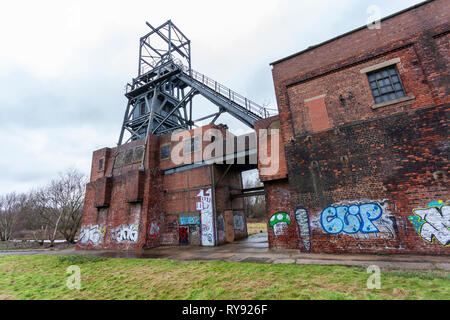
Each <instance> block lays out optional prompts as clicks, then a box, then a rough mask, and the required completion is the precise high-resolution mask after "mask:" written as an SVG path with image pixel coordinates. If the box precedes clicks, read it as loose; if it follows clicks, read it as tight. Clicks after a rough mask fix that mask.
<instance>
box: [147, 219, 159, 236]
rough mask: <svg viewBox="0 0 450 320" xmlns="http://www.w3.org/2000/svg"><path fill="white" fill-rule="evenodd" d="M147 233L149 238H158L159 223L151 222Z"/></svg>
mask: <svg viewBox="0 0 450 320" xmlns="http://www.w3.org/2000/svg"><path fill="white" fill-rule="evenodd" d="M148 235H149V237H150V239H157V238H159V225H157V224H156V223H152V224H151V225H150V228H149V231H148Z"/></svg>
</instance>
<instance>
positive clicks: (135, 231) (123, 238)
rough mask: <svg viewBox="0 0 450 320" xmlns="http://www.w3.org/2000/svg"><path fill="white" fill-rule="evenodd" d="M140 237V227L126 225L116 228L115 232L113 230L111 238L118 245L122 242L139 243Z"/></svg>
mask: <svg viewBox="0 0 450 320" xmlns="http://www.w3.org/2000/svg"><path fill="white" fill-rule="evenodd" d="M138 236H139V225H136V224H130V225H128V226H127V225H124V226H120V227H118V228H116V229H115V230H111V238H112V239H113V240H115V241H116V242H117V243H122V242H134V243H136V242H137V241H138Z"/></svg>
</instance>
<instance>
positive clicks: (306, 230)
mask: <svg viewBox="0 0 450 320" xmlns="http://www.w3.org/2000/svg"><path fill="white" fill-rule="evenodd" d="M294 215H295V220H296V221H297V226H298V233H299V235H300V240H301V241H302V244H303V246H304V247H305V249H306V251H308V252H309V251H311V229H310V226H309V213H308V210H307V209H306V208H304V207H302V206H298V207H297V208H296V209H295V211H294Z"/></svg>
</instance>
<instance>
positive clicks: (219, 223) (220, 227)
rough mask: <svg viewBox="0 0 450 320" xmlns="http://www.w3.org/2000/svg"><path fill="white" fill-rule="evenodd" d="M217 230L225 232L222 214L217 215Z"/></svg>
mask: <svg viewBox="0 0 450 320" xmlns="http://www.w3.org/2000/svg"><path fill="white" fill-rule="evenodd" d="M217 230H218V231H222V232H225V218H224V217H223V215H220V216H218V217H217Z"/></svg>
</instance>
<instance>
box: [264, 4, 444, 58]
mask: <svg viewBox="0 0 450 320" xmlns="http://www.w3.org/2000/svg"><path fill="white" fill-rule="evenodd" d="M433 1H435V0H426V1H423V2H420V3H418V4H416V5H414V6H412V7H408V8H406V9H403V10H401V11H398V12H395V13H393V14H391V15H389V16H386V17H384V18H382V19H381V20H380V21H381V22H382V21H385V20H388V19H391V18H393V17H395V16H398V15H400V14H403V13H405V12H408V11H411V10H414V9H416V8H419V7H421V6H423V5H426V4H428V3H431V2H433ZM366 28H367V25H364V26H361V27H358V28H356V29H353V30H351V31H348V32H346V33H343V34H341V35H339V36H336V37H334V38H331V39H329V40H326V41H324V42H321V43H319V44H316V45H313V46H310V47H308V48H307V49H304V50H302V51H299V52H297V53H294V54H291V55H289V56H287V57H285V58H282V59H279V60H276V61H275V62H272V63H270V65H271V66H274V65H276V64H279V63H281V62H283V61H286V60H289V59H291V58H294V57H296V56H299V55H302V54H303V53H306V52H308V51H311V50H314V49H316V48H318V47H321V46H323V45H325V44H327V43H330V42H333V41H335V40H338V39H340V38H343V37H346V36H348V35H350V34H352V33H355V32H358V31H361V30H364V29H366Z"/></svg>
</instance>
